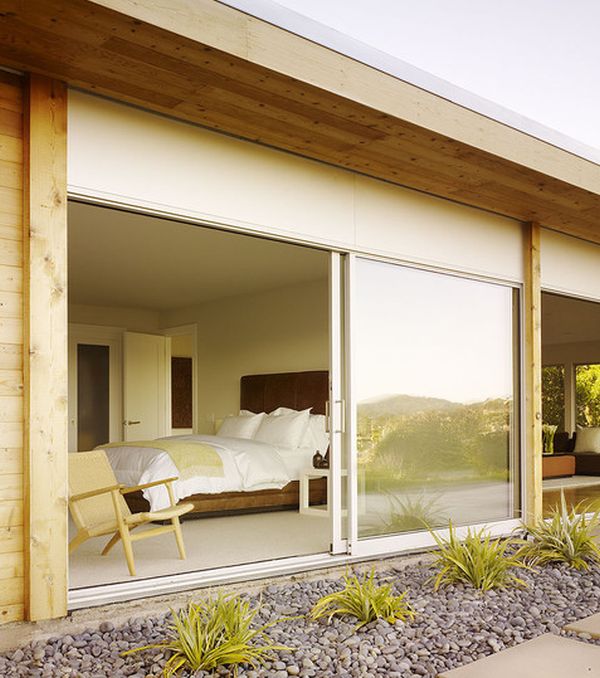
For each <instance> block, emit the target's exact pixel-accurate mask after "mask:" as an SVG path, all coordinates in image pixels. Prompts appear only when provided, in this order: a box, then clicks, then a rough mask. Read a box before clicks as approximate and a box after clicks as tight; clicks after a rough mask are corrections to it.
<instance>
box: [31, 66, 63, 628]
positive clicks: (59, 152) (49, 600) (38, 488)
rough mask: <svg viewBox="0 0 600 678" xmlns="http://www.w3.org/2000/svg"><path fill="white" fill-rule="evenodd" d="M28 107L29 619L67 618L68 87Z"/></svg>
mask: <svg viewBox="0 0 600 678" xmlns="http://www.w3.org/2000/svg"><path fill="white" fill-rule="evenodd" d="M26 94H27V96H26V104H25V153H24V158H25V192H24V193H25V200H24V258H23V260H24V308H25V313H24V348H25V360H24V383H25V389H24V414H25V435H24V443H25V444H24V449H25V455H24V462H25V464H24V472H25V473H24V475H25V485H24V487H25V504H24V528H25V531H24V538H25V553H24V555H25V561H24V569H25V582H24V583H25V616H26V618H27V619H30V620H40V619H49V618H53V617H59V616H62V615H65V614H66V612H67V564H68V561H67V279H66V267H67V176H66V154H67V88H66V86H65V85H64V83H62V82H59V81H57V80H52V79H50V78H47V77H44V76H38V75H33V74H32V75H31V76H30V77H29V80H28V84H27V87H26Z"/></svg>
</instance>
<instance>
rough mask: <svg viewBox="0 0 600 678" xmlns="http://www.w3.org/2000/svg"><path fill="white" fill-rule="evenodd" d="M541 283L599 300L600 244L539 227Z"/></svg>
mask: <svg viewBox="0 0 600 678" xmlns="http://www.w3.org/2000/svg"><path fill="white" fill-rule="evenodd" d="M541 267H542V287H543V288H544V289H545V290H551V291H553V292H563V293H566V294H572V295H574V296H581V297H585V298H587V299H592V300H597V301H600V245H595V244H594V243H591V242H587V241H585V240H579V239H578V238H572V237H570V236H568V235H563V234H562V233H556V232H555V231H549V230H547V229H542V243H541Z"/></svg>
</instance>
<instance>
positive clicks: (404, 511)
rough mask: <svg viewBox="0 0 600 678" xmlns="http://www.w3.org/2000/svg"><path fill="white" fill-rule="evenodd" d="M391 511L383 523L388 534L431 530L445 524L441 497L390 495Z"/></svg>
mask: <svg viewBox="0 0 600 678" xmlns="http://www.w3.org/2000/svg"><path fill="white" fill-rule="evenodd" d="M388 502H389V509H388V513H387V515H386V516H385V517H383V518H382V522H383V524H384V526H385V531H386V532H391V533H396V532H411V531H414V530H422V529H427V530H429V529H430V528H432V527H436V526H438V525H441V524H443V523H444V518H443V515H442V509H441V506H440V495H428V494H427V493H426V492H425V490H423V491H422V492H421V493H420V494H418V495H414V496H412V497H411V496H408V497H405V498H400V497H398V496H395V495H393V494H392V493H388Z"/></svg>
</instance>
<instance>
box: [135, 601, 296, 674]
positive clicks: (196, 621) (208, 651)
mask: <svg viewBox="0 0 600 678" xmlns="http://www.w3.org/2000/svg"><path fill="white" fill-rule="evenodd" d="M258 610H259V608H258V607H255V608H251V607H250V603H249V602H248V601H246V600H242V599H241V598H240V597H238V596H227V595H223V594H221V595H219V596H217V597H216V598H209V599H207V600H205V601H202V602H199V603H190V604H189V605H188V607H187V608H184V609H182V610H180V611H179V612H174V611H171V614H172V616H173V623H172V624H171V625H170V626H169V637H168V638H167V640H165V641H164V642H162V643H154V644H151V645H144V646H143V647H138V648H135V649H133V650H129V651H127V652H124V653H123V654H124V655H127V654H132V653H135V652H141V651H143V650H150V649H160V650H166V651H168V652H169V653H170V657H169V659H168V660H167V663H166V665H165V668H164V672H163V675H164V676H165V678H170V677H171V676H176V675H179V673H180V672H181V671H184V670H189V671H198V670H200V669H204V670H206V671H211V670H214V669H216V668H217V667H219V666H229V667H232V668H233V671H234V675H237V672H238V667H239V666H240V665H241V664H249V665H250V666H252V667H257V666H258V665H263V664H264V663H265V662H266V661H269V660H271V659H273V656H272V654H271V653H272V652H273V651H276V650H290V649H291V648H288V647H285V646H283V645H274V644H272V643H271V642H270V640H269V638H268V636H267V634H266V630H267V629H268V628H270V627H271V626H273V625H275V624H277V623H279V622H280V621H283V620H282V619H279V620H276V621H274V622H271V623H269V624H263V625H262V626H258V627H253V621H254V618H255V617H256V615H257V613H258Z"/></svg>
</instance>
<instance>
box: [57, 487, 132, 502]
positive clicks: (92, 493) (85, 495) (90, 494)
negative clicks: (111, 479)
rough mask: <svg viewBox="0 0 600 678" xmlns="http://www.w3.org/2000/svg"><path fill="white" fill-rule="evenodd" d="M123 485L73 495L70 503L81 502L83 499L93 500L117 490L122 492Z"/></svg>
mask: <svg viewBox="0 0 600 678" xmlns="http://www.w3.org/2000/svg"><path fill="white" fill-rule="evenodd" d="M121 487H122V485H110V486H109V487H99V488H98V489H97V490H89V491H88V492H81V493H80V494H73V495H71V496H70V497H69V501H81V500H82V499H91V498H92V497H97V496H99V495H101V494H107V493H109V492H113V491H115V490H120V489H121Z"/></svg>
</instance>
